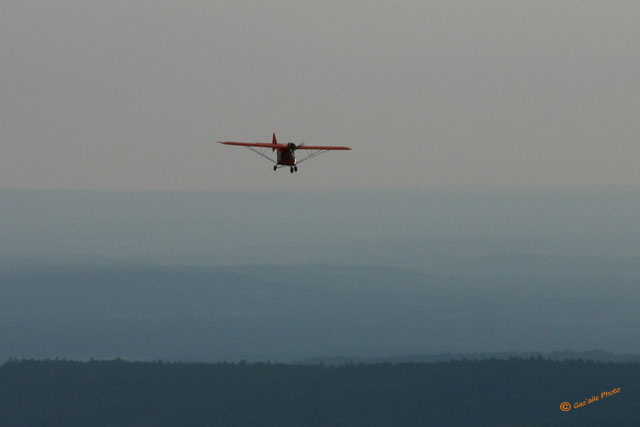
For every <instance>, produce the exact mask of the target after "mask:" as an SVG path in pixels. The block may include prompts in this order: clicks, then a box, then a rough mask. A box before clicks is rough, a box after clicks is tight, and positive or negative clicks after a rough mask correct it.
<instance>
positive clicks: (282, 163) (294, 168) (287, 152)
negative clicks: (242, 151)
mask: <svg viewBox="0 0 640 427" xmlns="http://www.w3.org/2000/svg"><path fill="white" fill-rule="evenodd" d="M218 142H219V143H220V144H225V145H238V146H240V147H245V148H248V149H249V150H251V151H253V152H254V153H256V154H259V155H260V156H262V157H264V158H265V159H267V160H269V161H270V162H271V163H273V170H274V171H275V170H277V169H280V168H283V167H286V166H289V171H290V172H291V173H294V172H298V163H300V162H304V161H305V160H307V159H311V158H312V157H316V156H319V155H320V154H324V153H326V152H328V151H331V150H351V148H349V147H339V146H336V145H304V144H298V145H296V144H294V143H293V142H289V143H287V144H278V141H277V140H276V134H275V133H274V134H273V140H272V142H271V144H269V143H267V142H235V141H218ZM269 149H271V151H277V152H278V157H277V159H276V160H273V159H272V158H271V157H269V156H267V154H266V152H268V151H269ZM296 150H308V151H309V152H310V153H309V155H308V156H307V157H305V158H303V159H300V160H296V155H295V151H296Z"/></svg>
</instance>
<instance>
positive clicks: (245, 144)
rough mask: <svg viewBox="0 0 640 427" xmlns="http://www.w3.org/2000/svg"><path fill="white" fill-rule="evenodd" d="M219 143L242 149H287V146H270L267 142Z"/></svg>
mask: <svg viewBox="0 0 640 427" xmlns="http://www.w3.org/2000/svg"><path fill="white" fill-rule="evenodd" d="M218 143H220V144H225V145H237V146H240V147H262V148H279V149H282V148H287V144H268V143H266V142H236V141H218Z"/></svg>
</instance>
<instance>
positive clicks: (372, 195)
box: [0, 189, 640, 360]
mask: <svg viewBox="0 0 640 427" xmlns="http://www.w3.org/2000/svg"><path fill="white" fill-rule="evenodd" d="M639 215H640V198H639V197H638V194H637V192H635V191H634V190H629V189H610V190H609V191H607V192H605V191H602V190H599V191H596V190H584V189H583V190H575V189H574V190H566V191H555V192H541V191H530V190H529V191H526V190H520V191H512V192H488V191H487V192H478V191H475V192H473V193H469V192H464V191H458V192H377V193H376V192H339V193H335V192H334V193H316V194H304V193H268V194H259V193H245V194H229V193H162V192H153V193H149V192H146V193H145V192H142V193H96V192H93V193H92V192H62V191H17V190H16V191H2V192H0V218H1V220H0V221H1V222H0V234H1V235H2V237H3V239H2V245H3V246H2V254H3V257H2V264H1V266H2V267H1V268H0V292H1V293H2V294H1V298H0V304H1V305H2V307H1V310H0V312H2V318H1V322H0V328H1V329H2V336H3V337H4V339H3V344H2V348H0V350H1V351H0V358H7V357H11V356H14V357H56V356H57V357H69V358H90V357H116V356H119V357H125V358H136V359H157V358H164V359H181V360H222V359H224V360H238V359H243V358H246V359H252V360H255V359H271V360H294V359H297V358H308V357H319V356H331V355H349V356H360V357H377V356H386V355H407V354H432V353H443V352H493V351H554V350H566V349H569V350H591V349H594V348H599V349H602V350H607V351H614V352H636V353H637V352H640V347H638V345H637V342H636V341H634V340H633V339H632V337H633V336H634V333H635V331H637V328H638V326H640V325H639V320H638V316H637V310H636V307H637V306H638V303H639V302H640V295H639V292H638V289H639V285H640V262H638V261H639V257H638V253H639V248H638V245H639V244H638V238H637V237H638V230H637V227H638V223H637V221H636V220H635V219H636V218H638V217H639Z"/></svg>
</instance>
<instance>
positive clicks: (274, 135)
mask: <svg viewBox="0 0 640 427" xmlns="http://www.w3.org/2000/svg"><path fill="white" fill-rule="evenodd" d="M271 143H272V144H273V145H276V144H277V143H278V140H276V134H275V133H274V134H273V141H271ZM271 151H276V148H275V147H273V148H272V149H271Z"/></svg>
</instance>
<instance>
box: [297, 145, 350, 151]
mask: <svg viewBox="0 0 640 427" xmlns="http://www.w3.org/2000/svg"><path fill="white" fill-rule="evenodd" d="M296 150H322V151H324V150H351V147H339V146H337V145H304V144H302V145H298V146H297V147H296Z"/></svg>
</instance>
